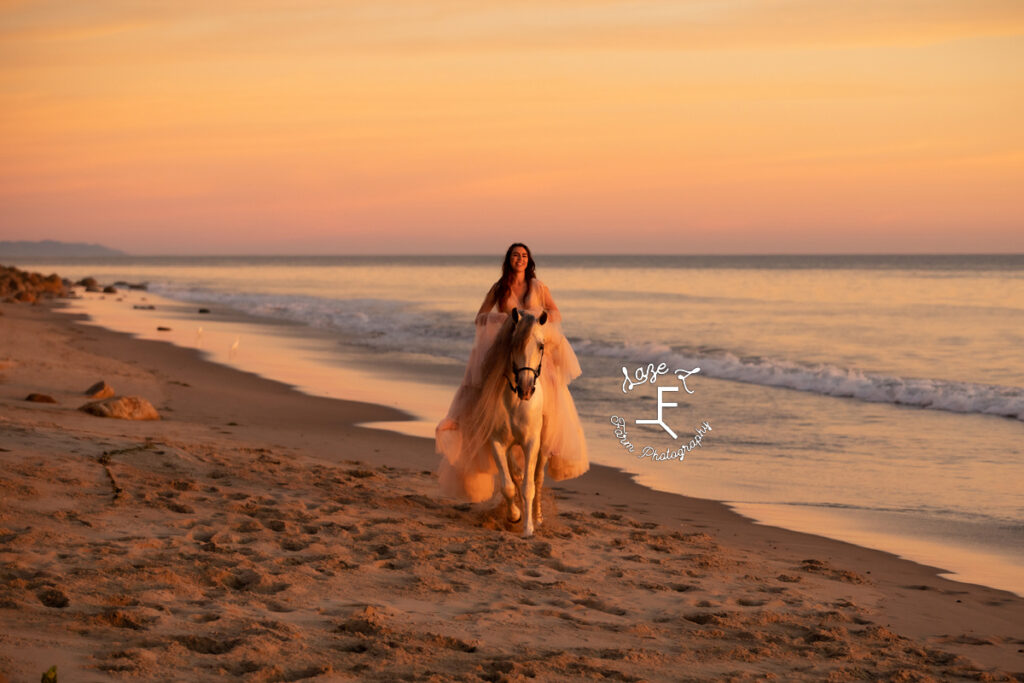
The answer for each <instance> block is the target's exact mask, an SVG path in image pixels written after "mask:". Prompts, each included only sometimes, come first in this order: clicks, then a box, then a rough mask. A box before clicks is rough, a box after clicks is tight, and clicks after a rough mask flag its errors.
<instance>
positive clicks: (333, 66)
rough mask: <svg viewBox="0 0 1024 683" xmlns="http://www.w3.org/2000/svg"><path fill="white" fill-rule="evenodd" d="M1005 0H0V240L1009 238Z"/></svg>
mask: <svg viewBox="0 0 1024 683" xmlns="http://www.w3.org/2000/svg"><path fill="white" fill-rule="evenodd" d="M1022 121H1024V2H1022V1H1021V0H1007V1H989V0H957V1H932V2H925V1H905V0H858V1H857V2H841V1H833V0H715V1H689V0H678V1H675V2H644V1H637V0H635V1H632V2H622V1H618V2H617V1H614V0H608V1H600V0H544V1H543V2H542V1H539V0H518V1H509V0H490V1H487V2H479V0H477V1H474V2H462V1H454V0H453V1H451V2H441V1H437V2H435V1H431V0H398V1H394V2H351V1H345V0H332V1H327V0H323V1H321V0H294V1H285V0H280V1H277V2H271V1H269V0H255V1H251V2H234V1H232V0H219V1H217V2H209V1H207V0H202V1H198V0H175V1H173V2H171V1H168V2H139V1H138V0H89V1H87V2H83V1H81V0H70V1H65V2H34V1H31V0H26V1H18V0H0V239H7V240H12V239H13V240H39V239H58V240H66V241H86V242H100V243H103V244H106V245H108V246H112V247H117V248H121V249H124V250H126V251H129V252H132V253H138V254H158V253H239V254H256V253H286V254H299V253H303V254H305V253H430V254H433V253H467V252H469V253H490V252H493V251H496V250H501V249H503V248H504V247H505V246H507V244H508V243H509V242H510V241H513V240H522V241H525V242H527V243H529V244H530V245H531V247H532V248H533V249H534V250H535V251H537V250H540V251H542V252H544V253H655V252H683V253H685V252H689V253H821V252H857V253H888V252H925V253H940V252H1024V124H1022Z"/></svg>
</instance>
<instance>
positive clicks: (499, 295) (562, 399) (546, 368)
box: [435, 242, 590, 503]
mask: <svg viewBox="0 0 1024 683" xmlns="http://www.w3.org/2000/svg"><path fill="white" fill-rule="evenodd" d="M534 270H535V265H534V262H533V256H532V255H531V254H530V250H529V249H528V248H527V247H526V245H525V244H520V243H518V242H517V243H515V244H513V245H512V246H510V247H509V248H508V251H507V252H506V253H505V262H504V263H503V264H502V268H501V279H499V280H498V281H497V282H495V283H494V285H493V286H492V287H491V289H490V291H488V292H487V296H486V297H485V298H484V302H483V304H482V305H481V306H480V310H479V312H478V313H477V317H476V339H475V341H474V343H473V350H472V351H471V352H470V354H469V363H468V364H467V366H466V374H465V377H464V378H463V380H462V386H460V387H459V390H458V391H457V392H456V393H455V398H454V399H452V404H451V407H450V408H449V409H448V416H447V417H445V419H444V420H442V421H441V423H440V424H439V425H438V426H437V430H436V431H435V443H436V446H437V452H438V454H439V455H441V456H442V457H441V464H440V466H439V475H440V479H441V490H442V492H443V493H445V494H446V495H449V496H453V497H457V498H463V499H465V500H469V501H471V502H474V503H475V502H480V501H483V500H488V499H489V498H491V496H492V495H494V492H495V490H496V485H495V476H496V474H497V472H498V469H497V465H496V464H495V462H494V456H493V453H492V452H491V446H490V442H489V437H490V434H489V433H487V432H488V430H487V428H486V425H488V424H490V422H489V421H488V420H487V417H488V414H489V413H491V411H494V410H495V409H496V408H497V407H498V405H499V402H500V399H501V392H502V391H508V390H509V389H508V388H507V386H506V385H505V380H504V377H503V376H502V375H498V376H492V377H489V378H488V377H484V376H483V373H482V369H483V366H484V359H485V358H486V356H487V352H488V350H489V349H490V348H491V346H492V345H493V344H494V341H495V338H496V337H497V335H498V332H499V331H500V330H502V329H503V326H505V321H506V320H507V319H508V318H509V315H510V314H511V312H512V309H514V308H519V309H520V310H526V311H528V312H530V313H533V314H534V315H536V316H540V314H541V312H544V311H546V312H547V314H548V320H547V322H546V323H545V324H544V326H543V328H544V334H545V344H544V363H543V368H542V370H541V375H540V381H541V384H542V386H543V388H544V392H543V393H544V427H543V430H542V435H541V449H542V451H543V454H546V455H547V457H548V476H550V477H551V478H552V479H555V480H561V479H571V478H572V477H578V476H579V475H581V474H583V473H584V472H586V471H587V469H588V467H589V466H590V465H589V463H588V461H587V445H586V442H585V441H584V438H583V428H582V426H581V425H580V418H579V415H578V414H577V412H576V405H575V404H574V403H573V400H572V396H571V395H570V394H569V387H568V384H569V382H571V381H572V380H573V379H574V378H576V377H578V376H579V375H580V364H579V361H578V360H577V359H576V354H575V353H574V352H573V350H572V347H571V346H569V341H568V340H567V339H566V338H565V335H563V334H562V330H561V320H562V316H561V313H560V312H559V310H558V306H556V305H555V301H554V299H552V298H551V292H550V290H548V288H547V286H546V285H545V284H544V283H543V282H541V281H540V280H538V279H537V278H536V276H535V275H534ZM491 414H493V413H491Z"/></svg>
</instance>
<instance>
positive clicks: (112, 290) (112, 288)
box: [103, 285, 117, 294]
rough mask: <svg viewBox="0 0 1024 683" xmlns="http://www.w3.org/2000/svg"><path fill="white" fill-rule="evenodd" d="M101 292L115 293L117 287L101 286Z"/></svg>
mask: <svg viewBox="0 0 1024 683" xmlns="http://www.w3.org/2000/svg"><path fill="white" fill-rule="evenodd" d="M103 293H104V294H117V287H114V286H113V285H107V286H106V287H104V288H103Z"/></svg>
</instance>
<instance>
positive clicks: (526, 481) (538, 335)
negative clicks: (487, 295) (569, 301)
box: [490, 308, 548, 537]
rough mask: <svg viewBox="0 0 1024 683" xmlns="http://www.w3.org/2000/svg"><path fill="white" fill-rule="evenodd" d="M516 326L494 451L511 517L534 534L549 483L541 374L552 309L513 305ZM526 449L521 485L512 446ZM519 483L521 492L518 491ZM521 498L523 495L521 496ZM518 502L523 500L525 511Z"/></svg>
mask: <svg viewBox="0 0 1024 683" xmlns="http://www.w3.org/2000/svg"><path fill="white" fill-rule="evenodd" d="M512 320H513V322H514V327H513V329H512V332H511V335H512V338H511V349H510V353H509V355H508V359H507V361H506V364H505V374H504V376H505V381H506V382H507V384H508V390H507V391H504V392H503V394H502V400H501V403H500V405H499V407H498V408H497V409H498V410H499V411H504V413H505V415H504V416H502V417H503V418H504V419H499V420H497V424H496V425H495V427H494V430H493V431H492V432H491V438H490V442H491V451H492V453H493V455H494V462H495V463H496V464H497V466H498V471H499V473H500V475H501V483H502V486H501V494H502V496H504V497H505V502H506V503H508V521H509V522H512V523H517V522H519V520H520V519H522V520H523V536H526V537H529V536H532V535H533V532H534V528H535V527H536V526H540V524H541V521H542V517H541V509H540V497H541V489H542V488H543V486H544V468H545V467H546V466H547V459H546V457H545V456H544V454H543V453H542V451H541V435H542V432H543V427H544V388H543V387H542V386H541V382H540V374H541V372H542V370H543V361H544V333H543V331H542V330H541V326H542V325H543V324H544V323H546V322H547V320H548V314H547V313H546V312H544V313H541V314H540V317H534V316H533V315H532V314H530V313H525V312H521V311H520V310H519V309H518V308H516V309H513V310H512ZM516 445H518V446H519V447H521V448H522V449H523V468H522V484H521V486H516V484H517V483H518V482H516V481H515V479H514V478H513V476H512V474H513V471H515V472H516V474H518V469H519V468H518V466H517V463H516V462H514V457H513V454H512V453H513V446H516ZM517 489H519V491H521V494H522V495H521V497H520V496H517V495H516V494H517ZM517 499H519V500H518V501H517ZM517 502H521V503H522V512H520V507H519V505H517Z"/></svg>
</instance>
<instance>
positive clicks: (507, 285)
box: [494, 242, 537, 309]
mask: <svg viewBox="0 0 1024 683" xmlns="http://www.w3.org/2000/svg"><path fill="white" fill-rule="evenodd" d="M516 247H522V248H523V249H525V250H526V258H527V263H526V272H525V273H523V279H524V280H526V294H525V295H524V296H523V299H524V300H525V299H526V296H528V295H529V293H530V280H532V279H534V278H535V277H537V276H536V275H535V274H534V272H535V271H536V270H537V264H536V263H534V262H533V253H531V252H530V248H529V247H528V246H526V245H525V244H523V243H522V242H516V243H515V244H513V245H512V246H510V247H509V248H508V251H506V252H505V261H504V262H503V263H502V264H501V279H500V280H498V281H497V282H496V283H495V284H496V285H497V286H498V288H497V289H496V290H495V291H494V300H495V301H496V302H497V304H498V308H499V309H500V308H501V304H502V303H503V302H504V301H505V297H507V296H508V295H509V292H510V291H512V278H513V277H514V273H513V272H512V250H513V249H515V248H516Z"/></svg>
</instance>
